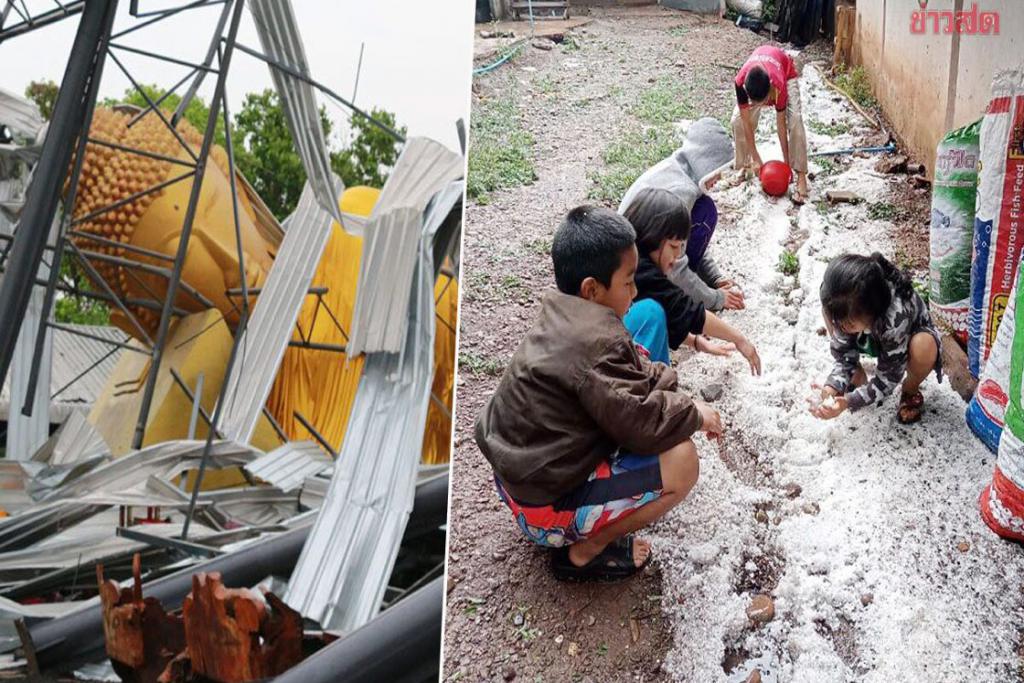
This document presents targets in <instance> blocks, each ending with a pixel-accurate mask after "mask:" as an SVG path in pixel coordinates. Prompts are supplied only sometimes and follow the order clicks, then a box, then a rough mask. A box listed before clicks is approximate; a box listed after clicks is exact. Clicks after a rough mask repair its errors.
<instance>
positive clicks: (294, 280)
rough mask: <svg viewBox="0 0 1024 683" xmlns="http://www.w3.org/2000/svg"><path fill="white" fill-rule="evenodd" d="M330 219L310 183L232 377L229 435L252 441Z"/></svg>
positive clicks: (226, 413) (225, 425)
mask: <svg viewBox="0 0 1024 683" xmlns="http://www.w3.org/2000/svg"><path fill="white" fill-rule="evenodd" d="M331 222H332V218H331V216H330V214H328V213H326V212H325V211H324V210H323V209H322V208H321V207H320V205H319V204H317V202H316V198H315V197H314V194H313V190H312V188H311V186H310V184H309V183H308V182H307V183H306V187H305V188H304V189H303V190H302V196H301V197H300V198H299V205H298V207H297V208H296V209H295V213H293V214H292V216H291V218H290V220H289V221H288V231H287V232H286V233H285V237H284V240H283V241H282V242H281V247H280V249H279V250H278V252H277V256H276V257H275V259H274V265H273V267H272V268H271V269H270V275H268V276H267V281H266V283H265V284H264V285H263V291H262V292H261V293H260V297H259V300H258V301H257V303H256V307H255V309H254V310H253V314H252V319H251V320H250V321H249V324H248V326H247V328H246V330H245V332H244V337H243V339H242V340H241V342H240V346H239V356H238V360H237V362H236V363H235V365H234V367H233V368H232V369H231V375H230V376H229V377H228V388H227V394H226V398H225V405H224V410H223V414H222V417H221V433H222V434H224V435H225V436H226V437H227V438H229V439H234V440H235V441H238V442H240V443H248V442H249V439H251V438H252V433H253V431H254V430H255V429H256V423H257V421H258V420H259V418H260V413H261V411H262V409H263V406H264V404H265V403H266V402H267V396H269V395H270V389H271V388H272V387H273V386H274V378H275V376H276V375H277V368H278V366H280V364H281V358H282V357H283V356H284V352H285V349H286V348H287V347H288V341H289V340H290V339H291V336H292V331H293V330H294V325H295V320H296V318H297V317H298V315H299V310H300V309H301V308H302V302H303V301H304V300H305V297H306V292H307V290H308V289H309V285H310V283H311V282H312V281H313V275H314V273H316V268H317V265H318V264H319V263H320V257H321V255H322V254H323V251H324V247H325V246H326V244H327V239H328V237H330V231H331Z"/></svg>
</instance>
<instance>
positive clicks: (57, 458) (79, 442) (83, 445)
mask: <svg viewBox="0 0 1024 683" xmlns="http://www.w3.org/2000/svg"><path fill="white" fill-rule="evenodd" d="M109 453H110V448H109V447H108V446H107V443H106V442H105V441H104V440H103V437H102V436H100V433H99V432H98V431H96V428H95V427H93V426H92V423H90V422H89V420H87V419H86V418H85V416H84V415H83V414H82V413H71V415H69V416H68V419H67V420H65V421H64V424H62V425H61V426H60V428H59V429H58V430H57V432H56V433H55V434H54V435H53V436H52V437H50V440H49V441H48V442H47V443H46V445H45V447H43V448H41V449H39V450H38V451H37V452H36V453H35V454H34V455H33V456H32V459H33V460H35V461H37V462H44V463H46V464H47V465H50V466H51V467H57V466H60V465H68V464H71V463H75V462H80V461H82V460H88V459H89V458H95V457H97V456H102V455H109Z"/></svg>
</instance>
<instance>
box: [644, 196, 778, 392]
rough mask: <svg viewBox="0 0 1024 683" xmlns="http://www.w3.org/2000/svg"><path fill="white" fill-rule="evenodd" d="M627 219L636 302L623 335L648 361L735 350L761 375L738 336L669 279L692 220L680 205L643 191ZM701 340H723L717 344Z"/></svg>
mask: <svg viewBox="0 0 1024 683" xmlns="http://www.w3.org/2000/svg"><path fill="white" fill-rule="evenodd" d="M625 217H626V219H627V220H628V221H629V222H630V224H631V225H632V226H633V229H634V230H636V246H637V250H638V251H639V262H638V265H637V271H636V278H635V279H636V287H637V297H636V299H637V300H636V301H635V302H634V303H633V305H632V306H631V307H630V309H629V312H628V313H627V314H626V316H625V319H624V322H625V325H626V329H627V330H629V332H630V334H632V335H633V339H634V340H635V341H636V343H637V344H639V345H641V346H642V347H644V349H646V350H647V351H648V353H649V354H650V358H651V360H654V361H659V362H661V363H665V364H666V365H668V364H670V360H669V349H670V348H671V349H678V348H679V346H680V345H681V344H683V343H684V342H685V343H686V344H687V345H688V346H691V347H693V348H694V349H695V350H697V351H704V352H706V353H711V354H715V355H728V354H729V353H731V352H732V351H734V350H739V352H740V353H741V354H742V355H743V357H744V358H746V359H747V362H748V363H750V369H751V371H752V372H753V373H754V374H756V375H759V374H761V359H760V358H759V357H758V355H757V349H755V348H754V345H753V344H751V343H750V342H749V341H748V340H747V338H746V337H745V336H743V334H742V333H740V332H739V330H737V329H736V328H734V327H732V326H731V325H729V324H728V323H726V322H725V321H724V320H722V319H721V318H719V317H718V316H716V315H715V314H714V313H712V312H710V311H705V310H704V306H703V305H702V304H699V303H696V302H695V301H694V300H693V299H691V298H690V297H689V296H687V294H686V293H685V292H684V291H683V290H682V289H680V288H679V287H678V286H677V285H676V284H675V283H674V282H673V281H672V280H670V279H669V275H670V273H671V272H672V268H673V264H674V263H675V262H676V260H677V259H678V258H679V255H680V253H682V250H683V245H684V244H685V243H686V240H687V238H689V236H690V216H689V213H688V212H687V211H686V205H685V204H684V203H683V200H682V199H680V198H679V197H677V196H676V195H674V194H673V193H671V192H669V191H668V190H661V189H654V188H647V189H645V190H641V191H640V192H639V193H637V194H636V196H635V197H634V199H633V202H632V203H631V204H630V205H629V208H627V209H626V213H625ZM702 335H707V336H709V337H715V338H717V339H722V340H724V341H725V342H727V343H726V344H715V343H712V342H710V341H708V340H707V339H705V338H704V337H703V336H702Z"/></svg>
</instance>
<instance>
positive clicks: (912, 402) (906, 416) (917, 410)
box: [896, 389, 924, 425]
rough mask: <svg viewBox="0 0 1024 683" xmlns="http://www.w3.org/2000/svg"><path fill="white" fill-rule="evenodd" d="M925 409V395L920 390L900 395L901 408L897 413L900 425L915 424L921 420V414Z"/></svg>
mask: <svg viewBox="0 0 1024 683" xmlns="http://www.w3.org/2000/svg"><path fill="white" fill-rule="evenodd" d="M923 409H924V395H923V394H922V393H921V391H920V389H917V390H914V391H913V392H909V393H908V392H906V391H904V392H901V393H900V407H899V408H898V409H897V411H896V420H897V421H898V422H899V423H900V424H905V425H909V424H914V423H915V422H919V421H920V420H921V412H922V410H923Z"/></svg>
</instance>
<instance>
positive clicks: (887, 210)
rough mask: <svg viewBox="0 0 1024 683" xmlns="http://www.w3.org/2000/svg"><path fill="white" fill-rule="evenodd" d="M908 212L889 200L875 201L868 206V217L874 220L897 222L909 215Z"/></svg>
mask: <svg viewBox="0 0 1024 683" xmlns="http://www.w3.org/2000/svg"><path fill="white" fill-rule="evenodd" d="M908 214H909V212H908V211H907V210H906V209H905V208H903V207H901V206H896V205H895V204H892V203H891V202H875V203H874V204H871V205H869V206H868V218H870V219H872V220H876V221H889V222H891V223H892V222H899V221H902V220H905V219H906V218H908V217H909V215H908Z"/></svg>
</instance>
